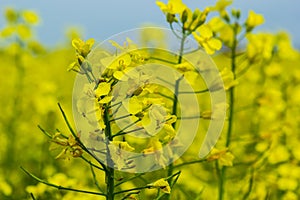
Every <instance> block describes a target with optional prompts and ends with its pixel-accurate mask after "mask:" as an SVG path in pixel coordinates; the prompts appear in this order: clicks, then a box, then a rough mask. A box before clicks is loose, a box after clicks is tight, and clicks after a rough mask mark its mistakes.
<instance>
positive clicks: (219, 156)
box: [207, 148, 234, 167]
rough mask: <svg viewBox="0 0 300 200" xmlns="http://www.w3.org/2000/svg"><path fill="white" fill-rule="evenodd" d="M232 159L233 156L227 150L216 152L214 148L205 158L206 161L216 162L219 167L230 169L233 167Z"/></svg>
mask: <svg viewBox="0 0 300 200" xmlns="http://www.w3.org/2000/svg"><path fill="white" fill-rule="evenodd" d="M233 159H234V155H232V153H230V152H229V151H228V150H227V149H224V150H218V149H216V148H214V149H213V150H212V151H211V155H210V156H209V157H208V158H207V160H208V161H213V160H218V161H219V164H220V165H222V166H230V167H231V166H232V165H233V163H232V161H233Z"/></svg>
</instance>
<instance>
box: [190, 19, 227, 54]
mask: <svg viewBox="0 0 300 200" xmlns="http://www.w3.org/2000/svg"><path fill="white" fill-rule="evenodd" d="M193 36H194V38H195V39H196V40H197V41H198V43H199V44H200V45H201V46H202V47H203V48H204V49H205V51H206V52H207V53H208V54H214V53H215V51H216V50H220V49H221V47H222V42H221V41H220V40H219V39H216V38H214V37H213V32H212V30H211V29H210V28H209V26H207V25H202V26H200V27H199V28H197V29H196V31H195V32H194V33H193Z"/></svg>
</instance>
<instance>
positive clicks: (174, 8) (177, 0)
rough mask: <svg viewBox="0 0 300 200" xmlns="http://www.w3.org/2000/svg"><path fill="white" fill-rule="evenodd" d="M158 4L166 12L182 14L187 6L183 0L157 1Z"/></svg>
mask: <svg viewBox="0 0 300 200" xmlns="http://www.w3.org/2000/svg"><path fill="white" fill-rule="evenodd" d="M156 5H158V7H159V8H160V10H161V11H163V12H164V13H165V14H166V13H169V14H181V13H182V12H183V11H184V10H185V9H186V8H187V6H186V5H185V4H184V3H182V0H169V1H168V3H167V4H165V3H163V2H161V1H156Z"/></svg>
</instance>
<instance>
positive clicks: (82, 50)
mask: <svg viewBox="0 0 300 200" xmlns="http://www.w3.org/2000/svg"><path fill="white" fill-rule="evenodd" d="M94 43H95V40H94V39H93V38H91V39H88V40H87V41H86V42H84V41H82V40H81V39H79V38H77V39H74V40H72V46H73V47H74V48H75V49H76V52H77V53H78V54H79V55H81V56H83V57H84V58H85V57H86V56H87V55H88V54H89V53H90V51H91V49H92V47H93V45H94Z"/></svg>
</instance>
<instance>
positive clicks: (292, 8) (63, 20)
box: [0, 0, 300, 47]
mask: <svg viewBox="0 0 300 200" xmlns="http://www.w3.org/2000/svg"><path fill="white" fill-rule="evenodd" d="M183 2H184V3H186V4H187V5H188V6H190V7H192V8H195V7H198V8H200V9H203V8H204V7H205V6H207V5H212V4H214V2H215V0H183ZM8 6H12V7H15V8H17V9H32V10H36V11H37V12H38V13H39V15H40V16H41V18H42V23H41V24H40V25H39V26H38V27H37V35H38V38H39V40H41V41H42V42H43V43H45V44H47V45H51V46H53V45H57V44H59V43H61V42H63V41H65V32H66V29H67V27H74V26H75V27H81V29H82V30H84V31H83V33H84V37H85V38H89V37H93V38H95V39H97V40H98V41H101V40H104V39H106V38H108V37H109V36H111V35H113V34H116V33H119V32H122V31H125V30H128V29H132V28H137V27H140V26H141V25H142V24H145V23H151V24H156V25H159V26H167V24H166V22H165V18H164V16H163V14H162V13H161V12H160V10H159V9H158V8H157V6H156V4H155V0H106V1H101V0H84V1H74V0H49V1H42V0H39V1H37V0H1V1H0V10H1V13H2V11H3V10H4V8H5V7H8ZM232 7H234V8H240V9H241V10H242V13H243V16H244V17H246V16H247V13H248V11H249V10H250V9H252V10H254V11H256V12H258V13H263V14H264V16H265V19H266V22H265V24H264V25H263V26H261V27H260V28H259V30H262V31H271V32H276V31H281V30H286V31H288V32H289V33H290V34H291V36H292V38H293V43H294V45H295V46H297V47H300V34H298V33H299V30H300V27H299V25H298V24H299V23H298V22H297V19H300V12H299V8H300V1H299V0H235V1H234V4H233V6H232ZM3 25H4V24H3V18H0V27H3Z"/></svg>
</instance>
